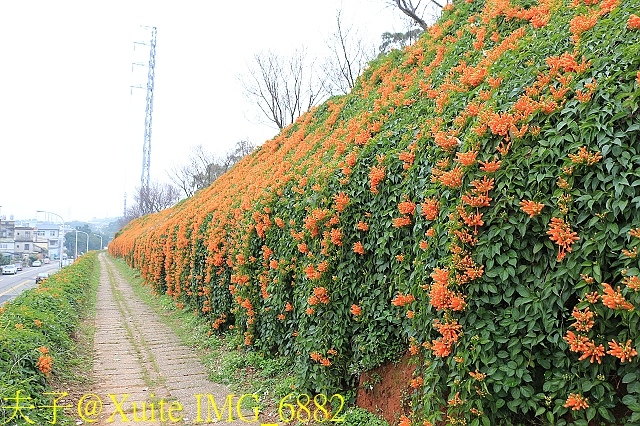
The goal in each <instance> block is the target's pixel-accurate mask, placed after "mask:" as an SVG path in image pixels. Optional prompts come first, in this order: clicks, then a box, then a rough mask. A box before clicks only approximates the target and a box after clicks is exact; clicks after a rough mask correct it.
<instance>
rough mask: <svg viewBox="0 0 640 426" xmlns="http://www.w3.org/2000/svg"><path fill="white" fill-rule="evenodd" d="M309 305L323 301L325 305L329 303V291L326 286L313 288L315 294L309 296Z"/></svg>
mask: <svg viewBox="0 0 640 426" xmlns="http://www.w3.org/2000/svg"><path fill="white" fill-rule="evenodd" d="M307 302H308V303H309V305H311V306H313V305H317V304H318V303H323V304H325V305H328V304H329V292H328V291H327V289H326V288H324V287H315V288H314V289H313V296H311V297H309V299H308V300H307Z"/></svg>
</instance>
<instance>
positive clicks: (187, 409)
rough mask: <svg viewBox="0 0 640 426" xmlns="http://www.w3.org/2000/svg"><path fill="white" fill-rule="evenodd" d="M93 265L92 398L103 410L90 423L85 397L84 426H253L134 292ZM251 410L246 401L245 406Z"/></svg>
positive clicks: (110, 267) (109, 266) (91, 408)
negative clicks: (97, 275)
mask: <svg viewBox="0 0 640 426" xmlns="http://www.w3.org/2000/svg"><path fill="white" fill-rule="evenodd" d="M99 259H100V269H101V271H100V285H99V287H98V298H97V304H96V320H95V329H96V332H95V343H94V345H95V352H96V354H95V364H94V377H95V380H96V386H95V388H96V389H95V390H94V392H95V394H96V396H97V397H99V399H100V400H101V401H102V404H103V405H102V409H101V412H100V415H99V416H97V415H95V414H96V413H97V411H98V409H97V408H96V404H94V403H93V402H97V399H96V398H95V397H94V398H91V397H89V396H87V397H86V401H83V403H82V404H79V405H80V406H81V409H82V411H83V413H84V416H85V420H90V419H96V418H97V420H98V421H97V422H95V423H92V424H95V425H121V424H128V425H131V424H144V425H160V424H202V425H206V424H216V425H229V426H231V425H247V424H255V425H259V424H260V422H259V421H258V420H256V419H255V416H254V415H253V414H252V412H251V411H243V413H244V416H245V420H244V421H242V419H241V418H239V417H238V414H237V406H238V397H235V398H234V399H233V406H232V407H231V410H230V406H229V405H228V404H227V405H225V403H226V402H227V396H228V395H229V390H228V389H227V388H226V386H223V385H219V384H215V383H212V382H210V381H209V380H207V373H206V371H205V369H204V367H203V366H202V365H201V364H200V362H199V360H198V357H197V356H196V354H195V352H194V351H193V350H192V349H190V348H188V347H186V346H184V345H183V344H182V343H181V342H180V340H179V339H178V337H177V336H176V335H175V334H174V333H173V332H172V331H171V330H170V329H168V328H167V327H166V326H165V325H164V324H163V323H162V321H161V320H160V318H159V317H158V316H157V314H156V313H155V312H153V310H152V309H150V308H149V307H148V306H147V305H146V304H145V303H144V302H143V301H142V300H141V299H140V298H139V297H138V296H137V295H136V294H135V293H134V292H133V290H132V288H131V286H130V284H129V283H128V282H127V280H126V279H125V278H124V277H123V276H122V275H121V274H120V273H119V272H118V270H117V269H116V268H115V266H114V264H113V262H112V260H111V259H110V258H109V256H108V255H106V254H104V253H102V254H100V258H99ZM92 401H93V402H92ZM250 402H251V398H250V397H247V398H245V401H244V404H243V406H246V405H247V403H250ZM214 403H215V404H214ZM248 406H249V407H250V406H251V404H249V405H248ZM230 415H231V418H232V419H231V420H232V421H229V420H230V419H229V416H230ZM85 423H88V421H86V422H85Z"/></svg>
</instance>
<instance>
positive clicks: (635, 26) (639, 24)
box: [627, 15, 640, 30]
mask: <svg viewBox="0 0 640 426" xmlns="http://www.w3.org/2000/svg"><path fill="white" fill-rule="evenodd" d="M627 28H629V29H630V30H640V16H638V15H631V16H629V20H628V21H627Z"/></svg>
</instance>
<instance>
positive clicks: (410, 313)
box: [407, 311, 416, 319]
mask: <svg viewBox="0 0 640 426" xmlns="http://www.w3.org/2000/svg"><path fill="white" fill-rule="evenodd" d="M415 316H416V313H415V312H413V311H407V318H409V319H413V317H415Z"/></svg>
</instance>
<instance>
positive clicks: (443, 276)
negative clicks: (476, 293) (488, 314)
mask: <svg viewBox="0 0 640 426" xmlns="http://www.w3.org/2000/svg"><path fill="white" fill-rule="evenodd" d="M431 278H432V279H433V284H431V287H430V289H429V298H430V303H431V306H433V307H434V308H436V309H437V310H439V311H441V310H446V309H451V310H452V311H461V310H463V309H464V308H465V306H466V302H465V301H464V296H462V295H461V294H456V293H455V292H453V291H451V290H449V270H448V269H440V268H435V269H434V270H433V272H432V273H431Z"/></svg>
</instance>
